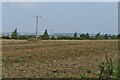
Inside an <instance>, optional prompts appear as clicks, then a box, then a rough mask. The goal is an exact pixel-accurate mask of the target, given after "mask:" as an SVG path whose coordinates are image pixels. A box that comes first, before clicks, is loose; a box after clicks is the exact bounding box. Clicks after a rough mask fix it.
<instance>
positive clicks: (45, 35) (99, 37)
mask: <svg viewBox="0 0 120 80" xmlns="http://www.w3.org/2000/svg"><path fill="white" fill-rule="evenodd" d="M31 38H36V35H19V33H18V32H17V29H15V30H14V31H13V32H12V34H11V35H7V36H4V35H2V39H20V40H24V39H31ZM118 38H119V39H120V34H118V35H108V34H104V35H101V34H100V33H97V34H96V35H94V36H90V35H89V33H86V34H81V35H78V34H77V32H75V33H74V34H73V36H62V35H61V36H53V35H51V36H50V35H49V34H48V32H47V30H45V31H44V33H43V35H39V36H37V39H42V40H110V39H118Z"/></svg>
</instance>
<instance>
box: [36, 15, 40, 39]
mask: <svg viewBox="0 0 120 80" xmlns="http://www.w3.org/2000/svg"><path fill="white" fill-rule="evenodd" d="M38 18H41V16H36V39H37V36H38V35H37V34H38Z"/></svg>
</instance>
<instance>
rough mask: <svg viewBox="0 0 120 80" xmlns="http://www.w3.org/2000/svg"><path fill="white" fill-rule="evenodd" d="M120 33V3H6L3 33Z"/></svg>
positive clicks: (3, 5) (3, 4) (3, 10)
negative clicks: (119, 26) (119, 19)
mask: <svg viewBox="0 0 120 80" xmlns="http://www.w3.org/2000/svg"><path fill="white" fill-rule="evenodd" d="M36 16H42V17H41V18H39V24H38V33H39V34H41V33H43V32H44V30H45V29H47V30H48V31H49V33H50V34H52V33H74V32H78V33H87V32H88V33H98V32H100V33H103V34H105V33H108V34H117V33H118V6H117V2H3V3H2V32H12V31H14V29H15V28H17V29H18V32H20V33H35V31H36Z"/></svg>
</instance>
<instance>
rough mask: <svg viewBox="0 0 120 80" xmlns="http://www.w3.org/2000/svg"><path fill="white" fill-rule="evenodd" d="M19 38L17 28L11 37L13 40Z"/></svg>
mask: <svg viewBox="0 0 120 80" xmlns="http://www.w3.org/2000/svg"><path fill="white" fill-rule="evenodd" d="M17 36H18V32H17V28H16V29H15V30H14V31H13V32H12V35H11V37H12V38H13V39H17Z"/></svg>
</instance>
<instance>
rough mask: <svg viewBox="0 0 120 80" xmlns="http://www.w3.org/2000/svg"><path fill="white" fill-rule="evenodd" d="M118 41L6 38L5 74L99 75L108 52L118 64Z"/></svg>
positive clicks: (4, 51)
mask: <svg viewBox="0 0 120 80" xmlns="http://www.w3.org/2000/svg"><path fill="white" fill-rule="evenodd" d="M117 45H118V42H117V41H112V40H111V41H110V40H109V41H107V40H105V41H104V40H101V41H99V40H94V41H92V40H86V41H80V40H76V41H69V40H59V41H56V40H53V41H51V40H50V41H49V40H45V41H43V40H40V41H38V42H34V41H33V42H30V41H3V49H2V55H3V69H2V70H3V75H4V76H3V77H5V78H9V77H13V78H21V77H34V78H46V77H48V78H53V77H56V78H71V77H72V78H86V77H89V78H98V77H99V67H98V64H99V63H101V62H102V61H103V60H104V59H105V54H107V55H108V56H110V57H111V58H112V59H113V63H114V64H113V65H116V64H117V47H118V46H117ZM114 75H116V71H115V73H114Z"/></svg>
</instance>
